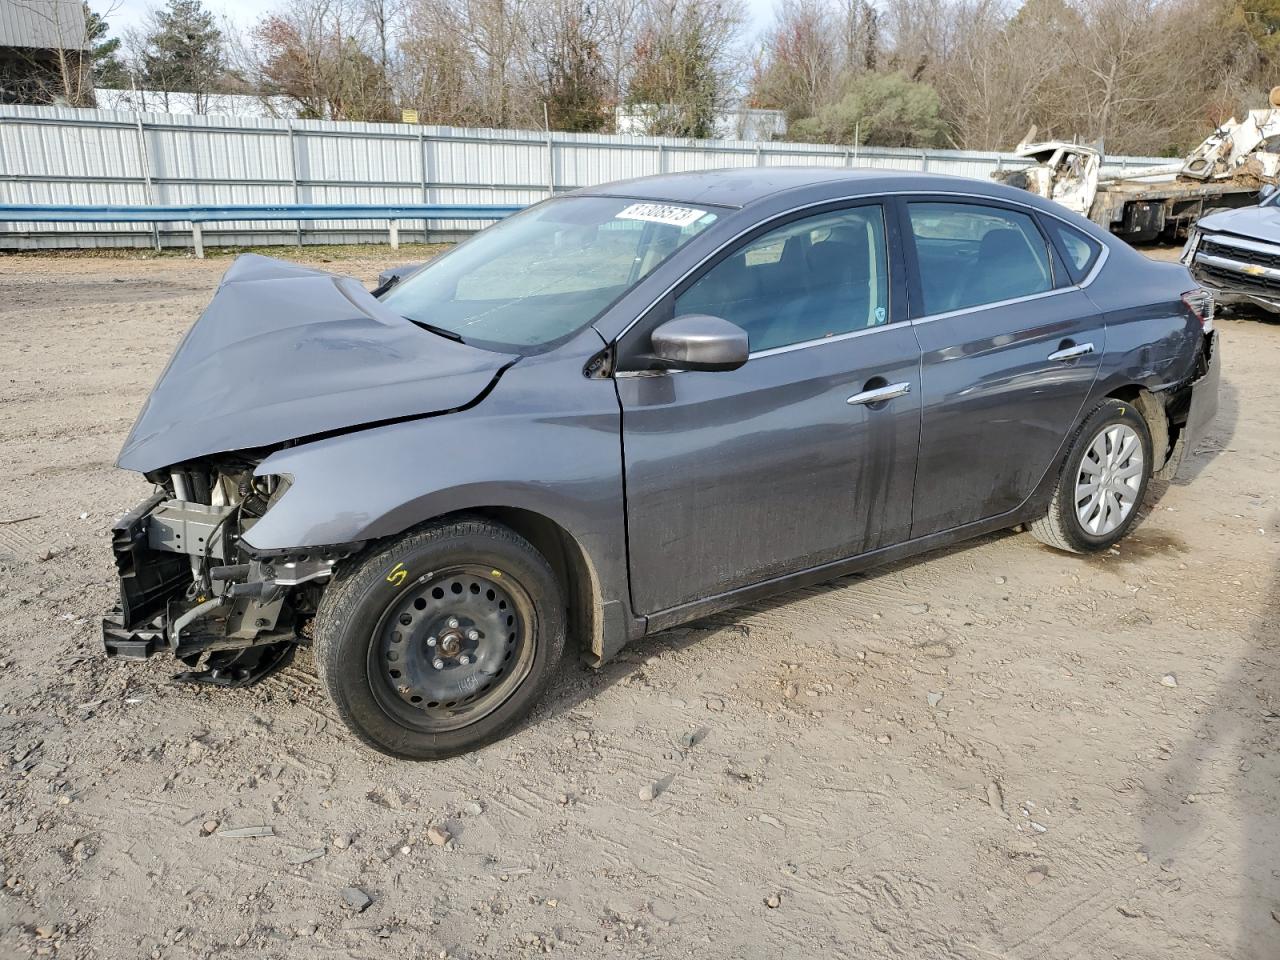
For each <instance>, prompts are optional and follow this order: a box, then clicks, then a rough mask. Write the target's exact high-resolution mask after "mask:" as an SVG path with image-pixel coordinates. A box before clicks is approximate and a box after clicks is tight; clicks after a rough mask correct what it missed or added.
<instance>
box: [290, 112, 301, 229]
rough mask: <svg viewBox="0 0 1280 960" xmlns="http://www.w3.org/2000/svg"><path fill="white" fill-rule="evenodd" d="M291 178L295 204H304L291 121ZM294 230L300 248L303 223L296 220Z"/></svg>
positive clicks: (291, 121) (291, 122)
mask: <svg viewBox="0 0 1280 960" xmlns="http://www.w3.org/2000/svg"><path fill="white" fill-rule="evenodd" d="M289 178H290V179H291V180H292V181H293V202H294V203H295V204H301V203H302V197H301V194H300V193H299V191H298V152H297V151H296V150H295V149H294V147H293V120H292V119H290V120H289ZM293 223H294V230H295V231H296V238H297V241H298V246H299V247H301V246H302V221H301V220H295V221H294V222H293Z"/></svg>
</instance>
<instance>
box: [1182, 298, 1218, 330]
mask: <svg viewBox="0 0 1280 960" xmlns="http://www.w3.org/2000/svg"><path fill="white" fill-rule="evenodd" d="M1182 302H1183V303H1185V304H1186V305H1187V309H1188V310H1190V311H1191V312H1192V313H1193V314H1194V315H1195V318H1196V319H1197V320H1199V321H1200V326H1202V327H1204V329H1205V332H1208V331H1210V330H1212V329H1213V294H1211V293H1210V292H1209V291H1208V290H1206V289H1204V287H1196V288H1195V289H1194V290H1188V291H1187V292H1186V293H1184V294H1183V295H1182Z"/></svg>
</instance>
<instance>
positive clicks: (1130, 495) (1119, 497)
mask: <svg viewBox="0 0 1280 960" xmlns="http://www.w3.org/2000/svg"><path fill="white" fill-rule="evenodd" d="M1151 463H1152V452H1151V433H1150V431H1149V430H1148V428H1147V421H1146V420H1145V419H1143V417H1142V415H1141V414H1140V413H1138V411H1137V410H1136V409H1135V408H1134V407H1133V406H1132V405H1131V404H1128V403H1126V402H1125V401H1123V400H1114V399H1108V400H1104V401H1103V402H1102V403H1101V404H1099V405H1098V406H1097V407H1096V408H1095V409H1094V411H1093V412H1092V413H1091V414H1089V416H1087V417H1085V420H1084V423H1082V424H1081V425H1080V428H1079V429H1078V430H1077V431H1076V434H1075V437H1074V438H1073V440H1072V444H1071V449H1070V452H1069V453H1068V454H1067V459H1066V462H1065V463H1064V464H1063V467H1062V474H1061V476H1060V477H1059V478H1058V484H1057V486H1056V487H1055V488H1054V492H1053V499H1052V500H1051V501H1050V503H1049V510H1048V512H1047V513H1046V514H1045V515H1044V516H1043V517H1041V518H1040V519H1038V520H1034V521H1032V523H1031V533H1032V535H1033V536H1034V537H1035V538H1036V539H1037V540H1039V541H1040V542H1041V543H1046V544H1048V545H1049V546H1051V547H1056V548H1057V549H1059V550H1066V551H1068V552H1069V553H1096V552H1098V551H1100V550H1107V549H1109V548H1110V547H1113V546H1115V545H1116V544H1117V543H1119V542H1120V540H1122V539H1123V538H1124V537H1125V535H1126V534H1128V532H1129V530H1130V529H1131V528H1132V527H1133V525H1134V524H1135V523H1136V522H1137V520H1138V511H1139V508H1140V507H1141V506H1142V500H1143V498H1144V497H1145V496H1146V492H1147V483H1148V482H1149V481H1150V479H1151Z"/></svg>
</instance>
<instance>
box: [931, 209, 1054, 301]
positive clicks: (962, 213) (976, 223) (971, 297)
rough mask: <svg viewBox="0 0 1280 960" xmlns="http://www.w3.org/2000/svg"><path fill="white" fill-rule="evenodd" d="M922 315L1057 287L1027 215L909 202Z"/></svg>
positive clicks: (1046, 251) (1045, 249)
mask: <svg viewBox="0 0 1280 960" xmlns="http://www.w3.org/2000/svg"><path fill="white" fill-rule="evenodd" d="M907 211H908V214H909V218H910V221H911V232H912V235H913V237H914V239H915V247H916V261H917V263H918V265H919V273H920V287H921V293H922V294H923V296H924V310H923V312H924V314H926V315H932V314H938V313H948V312H950V311H952V310H963V309H965V308H967V307H976V306H981V305H982V304H986V303H998V302H999V301H1002V300H1014V299H1017V298H1018V297H1029V296H1032V295H1034V294H1037V293H1045V292H1047V291H1049V290H1052V289H1053V269H1052V267H1051V266H1050V258H1049V248H1048V247H1047V246H1046V244H1045V240H1044V235H1043V234H1041V233H1040V230H1039V228H1038V227H1037V226H1036V223H1035V221H1034V220H1033V219H1032V218H1031V217H1030V216H1029V215H1028V214H1025V213H1020V212H1018V211H1016V210H1006V209H1004V208H1002V207H988V206H983V205H981V204H975V203H944V202H937V203H935V202H922V203H909V204H907Z"/></svg>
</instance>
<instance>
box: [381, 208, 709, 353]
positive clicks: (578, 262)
mask: <svg viewBox="0 0 1280 960" xmlns="http://www.w3.org/2000/svg"><path fill="white" fill-rule="evenodd" d="M716 219H717V215H716V214H715V213H713V212H711V211H710V210H709V209H707V208H706V207H695V206H691V205H687V204H676V203H665V202H663V203H655V202H641V201H636V200H624V199H617V198H614V197H562V198H560V199H557V200H548V201H547V202H545V203H540V204H538V205H537V206H535V207H531V208H529V209H528V210H525V211H522V212H521V213H518V214H516V215H515V216H513V217H510V218H509V219H507V220H504V221H502V222H501V223H499V224H496V225H495V226H492V227H490V228H489V229H487V230H485V231H483V232H481V233H479V234H477V235H476V236H475V237H474V238H473V239H472V240H470V241H468V242H467V243H465V244H463V245H462V246H460V247H458V248H457V249H456V250H455V251H453V252H451V253H450V254H448V255H447V256H445V257H442V258H441V259H439V260H438V261H435V262H432V263H430V264H428V265H427V266H426V267H424V268H423V269H421V270H419V271H418V272H417V273H415V274H413V275H412V276H409V277H406V278H405V279H404V280H403V281H402V282H401V283H399V284H397V285H396V286H395V287H392V288H391V291H390V292H389V293H387V294H386V295H385V296H384V297H383V299H382V302H383V303H384V304H386V305H387V306H388V307H390V308H391V309H392V310H394V311H396V312H397V313H399V314H401V315H402V316H404V317H407V318H408V319H410V320H414V321H417V322H419V323H423V324H430V325H431V326H433V327H438V328H440V329H443V330H445V331H448V332H449V333H453V334H457V335H458V336H460V337H462V339H463V340H464V341H465V342H466V343H474V344H476V345H477V346H481V347H487V348H491V349H505V350H511V349H515V350H522V351H523V350H528V349H530V348H538V347H542V346H546V345H548V344H550V343H553V342H554V341H556V340H559V339H561V338H563V337H566V336H568V335H569V334H571V333H574V332H576V331H577V330H580V329H582V327H584V326H586V325H587V324H588V323H590V322H591V321H592V320H594V319H595V318H596V317H597V316H598V315H599V314H600V313H601V312H602V311H603V310H604V309H605V308H606V307H607V306H609V304H611V303H613V301H614V300H616V299H618V297H620V296H621V295H622V294H623V293H625V292H626V291H627V290H628V289H630V288H631V287H632V286H634V285H635V284H636V283H638V282H639V281H640V280H641V279H643V278H644V277H645V276H647V275H648V274H649V273H651V272H652V271H653V269H654V268H655V267H657V266H658V264H660V263H662V261H664V260H665V259H667V257H669V256H671V254H672V253H674V252H675V251H676V250H678V249H680V247H682V246H683V245H684V244H686V243H688V242H689V241H690V240H691V239H693V237H695V236H697V235H698V234H699V233H701V232H702V231H703V230H705V229H706V228H707V227H709V226H710V225H711V224H712V223H714V222H715V221H716Z"/></svg>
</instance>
